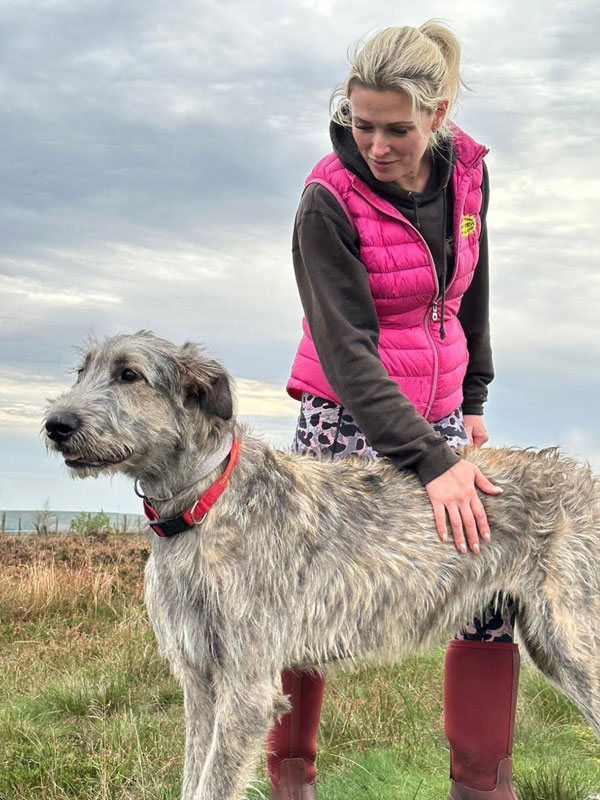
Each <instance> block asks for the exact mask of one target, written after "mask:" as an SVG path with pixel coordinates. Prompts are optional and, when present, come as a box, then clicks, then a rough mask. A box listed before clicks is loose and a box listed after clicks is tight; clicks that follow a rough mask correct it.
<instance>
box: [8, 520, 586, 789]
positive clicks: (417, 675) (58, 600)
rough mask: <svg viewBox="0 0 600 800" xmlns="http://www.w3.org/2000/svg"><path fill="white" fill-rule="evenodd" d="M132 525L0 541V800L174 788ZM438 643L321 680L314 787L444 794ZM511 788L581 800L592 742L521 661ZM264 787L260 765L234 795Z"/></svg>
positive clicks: (140, 544) (173, 708)
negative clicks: (128, 530) (92, 533)
mask: <svg viewBox="0 0 600 800" xmlns="http://www.w3.org/2000/svg"><path fill="white" fill-rule="evenodd" d="M147 555H148V545H147V543H146V540H145V539H144V538H143V537H138V536H133V535H126V536H105V537H101V538H99V539H94V538H91V537H79V536H67V537H65V536H57V537H52V536H50V537H34V536H32V537H4V538H2V539H0V564H1V565H2V566H1V567H0V800H33V799H34V798H35V800H51V799H52V800H57V799H60V800H62V799H63V798H64V799H65V800H66V799H67V798H69V800H73V799H75V798H76V799H77V800H141V799H142V798H152V800H175V798H177V797H178V793H179V791H180V786H181V783H180V782H181V769H182V760H183V759H182V756H183V724H182V720H183V709H182V693H181V690H180V688H179V686H178V685H177V684H176V682H175V681H174V680H173V678H172V677H171V676H170V675H169V673H168V670H167V669H166V667H165V665H164V664H163V663H162V662H161V661H160V659H159V658H158V655H157V653H156V647H155V643H154V637H153V634H152V631H151V629H150V625H149V623H148V621H147V617H146V614H145V610H144V607H143V600H142V570H143V564H144V562H145V559H146V558H147ZM441 662H442V651H441V650H438V651H435V652H433V653H429V654H427V655H424V656H420V657H418V658H411V659H408V660H407V661H406V662H405V663H404V664H403V665H402V667H399V668H396V667H394V668H392V667H386V668H378V669H374V668H369V669H363V670H361V671H359V672H357V673H353V674H344V673H338V674H335V675H333V676H332V677H331V678H330V679H329V681H328V691H327V693H326V701H325V707H324V711H323V719H322V724H321V728H320V743H319V787H320V788H319V800H342V798H343V800H354V798H360V799H361V800H369V798H377V799H378V800H388V798H389V800H392V798H393V800H439V799H440V798H444V797H445V796H446V793H447V785H448V779H447V773H448V767H447V756H448V753H447V744H446V741H445V737H444V735H443V729H442V709H441V692H440V678H441ZM515 778H516V782H517V785H518V789H519V797H520V800H585V798H587V797H588V796H589V795H592V794H595V793H598V792H599V789H600V745H599V744H598V742H597V741H596V739H595V737H594V736H593V734H592V732H591V729H590V728H589V726H588V725H587V724H586V723H585V722H584V721H583V720H582V718H581V717H580V715H579V713H578V712H577V711H576V710H575V709H574V707H573V706H572V705H571V704H570V703H569V702H568V701H567V700H565V699H564V698H563V697H562V696H560V695H558V694H557V693H556V692H555V691H554V690H553V689H552V688H551V687H550V686H549V685H548V684H547V683H546V682H545V681H544V679H543V678H542V677H541V676H540V675H539V674H538V673H536V672H534V671H532V670H530V669H527V668H526V669H525V670H524V675H523V680H522V686H521V692H520V696H519V710H518V718H517V732H516V746H515ZM265 795H266V796H268V790H267V786H266V782H265V780H264V766H262V765H261V766H259V775H258V778H257V780H256V782H255V783H254V784H253V787H252V788H251V789H249V791H248V797H249V798H252V800H259V798H261V797H262V796H265Z"/></svg>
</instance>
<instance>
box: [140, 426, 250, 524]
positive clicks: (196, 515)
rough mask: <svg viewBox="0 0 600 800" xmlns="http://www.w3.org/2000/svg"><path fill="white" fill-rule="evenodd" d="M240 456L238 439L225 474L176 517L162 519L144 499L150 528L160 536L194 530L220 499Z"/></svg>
mask: <svg viewBox="0 0 600 800" xmlns="http://www.w3.org/2000/svg"><path fill="white" fill-rule="evenodd" d="M239 456H240V446H239V443H238V441H237V439H234V440H233V444H232V446H231V451H230V452H229V463H228V464H227V467H226V468H225V472H224V473H223V474H222V475H221V477H220V478H218V479H217V480H216V481H215V482H214V483H213V484H212V486H210V487H209V488H208V489H207V490H206V491H205V492H204V494H203V495H202V496H201V497H199V498H198V499H197V500H196V502H195V503H194V504H193V505H192V506H190V507H189V508H186V510H185V511H183V512H182V513H181V514H178V515H177V516H176V517H165V518H163V519H161V517H160V515H159V513H158V511H157V510H156V509H155V508H154V506H152V505H151V504H150V502H149V500H148V498H147V497H144V513H145V515H146V517H147V519H148V522H149V524H150V527H151V528H152V529H153V530H154V532H155V533H156V534H158V536H175V535H176V534H177V533H181V532H182V531H186V530H188V529H189V528H193V527H194V525H197V524H198V523H199V522H201V521H202V520H203V519H204V517H205V516H206V514H207V513H208V511H209V510H210V508H211V506H212V505H213V504H214V503H215V502H216V501H217V500H218V499H219V497H220V496H221V495H222V494H223V492H224V491H225V487H226V486H227V484H228V483H229V478H230V477H231V473H232V472H233V468H234V467H235V465H236V464H237V462H238V459H239Z"/></svg>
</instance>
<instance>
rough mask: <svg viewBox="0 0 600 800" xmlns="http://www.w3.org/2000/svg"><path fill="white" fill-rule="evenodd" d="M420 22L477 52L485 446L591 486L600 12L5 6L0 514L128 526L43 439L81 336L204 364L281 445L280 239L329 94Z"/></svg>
mask: <svg viewBox="0 0 600 800" xmlns="http://www.w3.org/2000/svg"><path fill="white" fill-rule="evenodd" d="M429 18H441V19H443V20H445V21H446V22H448V23H450V24H451V25H452V27H453V28H454V29H455V31H456V32H457V34H458V36H459V38H460V40H461V42H462V47H463V75H464V78H465V81H466V83H467V84H468V86H469V87H470V91H466V92H464V93H463V95H462V98H461V101H460V104H459V107H458V108H457V109H456V112H455V115H454V118H455V120H456V122H457V123H458V124H459V125H460V126H461V127H463V128H465V129H466V130H467V131H468V132H469V133H470V134H471V135H472V136H473V137H474V138H475V139H477V140H478V141H480V142H482V143H484V144H485V145H486V146H487V147H489V149H490V153H489V155H488V156H487V159H486V161H487V164H488V167H489V171H490V183H491V199H490V209H489V214H488V227H489V236H490V263H491V270H492V301H491V303H492V314H491V325H492V342H493V349H494V359H495V366H496V374H497V377H496V380H495V381H494V383H493V384H492V386H491V387H490V400H489V403H488V404H487V407H486V414H485V419H486V424H487V426H488V430H489V433H490V444H496V445H503V444H511V445H519V446H523V447H528V446H535V447H542V446H549V445H560V446H561V447H563V448H564V449H565V450H567V451H568V452H570V453H573V454H575V455H577V456H578V457H580V458H583V459H587V460H589V461H590V462H591V464H592V465H593V467H594V469H595V470H596V471H597V472H598V471H600V430H599V427H598V422H597V419H598V415H597V406H598V400H599V399H600V390H599V381H598V375H599V374H600V344H599V341H600V322H599V309H600V260H599V257H598V256H599V247H598V221H599V215H598V208H599V207H600V148H599V147H598V130H599V129H600V104H598V102H597V92H598V84H599V79H600V50H599V48H598V45H597V42H598V40H599V38H600V5H599V4H598V3H597V1H596V0H576V1H575V2H573V0H569V2H562V1H561V0H558V1H557V2H554V3H547V2H538V0H520V1H519V2H516V1H515V0H506V1H505V2H502V3H497V2H488V1H487V0H480V2H477V3H474V2H464V1H463V0H423V1H422V2H420V3H418V4H416V3H403V2H396V3H390V2H389V1H388V0H386V1H385V2H384V1H383V0H371V2H369V3H364V2H362V0H344V2H341V0H244V2H241V1H240V0H229V2H228V3H223V2H220V1H219V2H216V0H196V2H191V1H188V0H173V2H171V3H168V4H167V3H164V2H162V0H160V1H159V0H128V1H127V2H126V3H124V2H122V0H118V1H117V0H16V1H15V0H0V54H1V56H0V58H1V63H0V130H1V131H2V137H1V141H2V145H1V147H0V162H1V168H2V190H1V191H0V228H1V231H0V235H1V241H2V248H1V250H0V509H1V508H4V509H35V508H40V507H42V506H43V505H44V504H48V505H49V507H50V508H52V509H55V510H88V511H92V510H97V509H99V508H104V509H105V510H110V511H120V512H139V510H140V508H139V500H138V498H136V496H135V495H134V493H133V491H132V488H131V486H130V485H129V483H128V482H127V481H125V480H124V479H122V478H116V479H113V480H112V482H110V481H109V479H104V478H100V479H98V480H96V481H89V480H88V481H77V480H75V481H74V480H72V479H70V477H69V476H68V475H67V474H66V471H65V467H64V466H62V465H61V463H60V461H59V460H58V459H57V458H56V457H50V456H48V455H47V454H46V452H45V449H44V446H43V442H42V439H41V437H40V427H41V419H42V416H43V413H44V408H45V404H46V400H47V399H48V398H51V397H55V396H57V395H58V394H60V393H61V391H63V390H64V389H65V388H66V387H67V386H68V385H70V383H71V382H72V381H73V374H72V372H70V370H72V368H73V367H74V366H75V364H76V362H77V355H76V352H75V348H76V347H77V346H78V345H80V344H81V343H82V342H83V341H84V340H85V338H86V337H87V335H88V334H90V333H92V334H94V335H96V336H99V337H103V336H105V335H111V334H114V333H126V332H133V331H136V330H138V329H140V328H147V329H151V330H153V331H154V332H155V333H157V334H158V335H160V336H163V337H165V338H167V339H171V340H173V341H175V342H183V341H185V340H192V341H196V342H201V343H203V344H204V345H206V347H207V348H208V351H209V352H210V353H211V354H212V355H214V356H216V357H218V358H220V359H221V360H223V361H224V362H225V363H226V365H227V367H228V369H229V371H230V372H231V373H232V374H233V375H234V376H235V378H236V380H237V394H238V405H239V411H240V415H241V416H242V418H243V419H245V420H246V421H249V422H250V423H251V425H252V427H253V428H254V430H255V431H256V432H257V433H259V434H260V435H262V436H263V437H264V438H265V439H266V440H268V441H270V442H272V443H273V444H275V445H276V446H278V447H285V446H288V444H289V442H290V441H291V437H292V434H293V430H294V421H295V417H296V414H297V404H296V403H295V401H292V400H291V399H290V398H288V397H287V396H286V394H285V391H284V386H285V383H286V379H287V376H288V372H289V368H290V364H291V361H292V359H293V356H294V352H295V348H296V346H297V343H298V339H299V333H300V321H301V316H302V311H301V307H300V303H299V300H298V297H297V292H296V288H295V283H294V277H293V269H292V261H291V252H290V241H291V231H292V225H293V219H294V214H295V210H296V207H297V204H298V199H299V196H300V193H301V190H302V186H303V181H304V178H305V176H306V175H307V174H308V173H309V172H310V170H311V169H312V166H313V165H314V163H316V161H317V160H318V159H319V158H320V157H321V156H323V155H325V154H326V153H327V152H329V150H330V143H329V138H328V102H329V95H330V93H331V91H332V90H333V88H334V87H335V86H336V84H338V83H339V82H340V81H342V80H343V78H344V76H345V73H346V70H347V52H348V48H349V46H351V45H352V44H353V43H355V42H356V41H357V40H359V39H361V38H362V37H364V36H366V35H370V34H372V33H374V32H376V31H377V30H379V29H381V28H383V27H386V26H388V25H397V24H402V25H404V24H409V25H419V24H421V23H422V22H424V21H425V20H426V19H429Z"/></svg>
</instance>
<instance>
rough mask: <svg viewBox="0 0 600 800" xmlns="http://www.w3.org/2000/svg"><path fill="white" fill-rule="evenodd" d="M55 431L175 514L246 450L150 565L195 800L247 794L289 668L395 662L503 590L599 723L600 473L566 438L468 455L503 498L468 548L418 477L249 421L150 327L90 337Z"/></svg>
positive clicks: (212, 372) (529, 639)
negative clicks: (450, 531)
mask: <svg viewBox="0 0 600 800" xmlns="http://www.w3.org/2000/svg"><path fill="white" fill-rule="evenodd" d="M45 429H46V436H47V440H48V445H49V447H50V448H51V449H53V450H57V451H60V452H61V453H62V455H63V456H64V460H65V463H66V464H67V466H68V467H69V468H70V469H71V470H72V472H73V473H74V474H77V475H80V476H81V477H86V476H90V475H96V474H98V473H100V472H102V471H107V470H121V471H122V472H124V473H126V474H127V475H129V476H130V477H131V478H133V479H135V480H136V481H137V482H139V485H140V486H141V487H142V489H143V492H144V494H145V495H146V497H147V498H150V500H149V501H148V502H149V503H150V504H151V505H152V506H153V507H154V508H155V509H156V510H157V511H158V512H160V515H161V518H162V519H164V518H168V517H171V516H175V515H177V514H179V512H181V511H182V510H184V509H186V508H188V507H191V506H193V505H194V503H195V501H196V499H197V498H198V496H199V495H201V494H202V493H203V492H204V491H205V490H206V489H207V487H209V486H210V485H212V484H213V483H214V482H215V481H218V479H219V478H220V476H221V475H222V473H223V470H224V468H225V464H226V463H227V454H228V453H229V449H230V443H231V439H232V437H234V438H235V440H236V441H237V442H238V444H239V461H238V463H237V464H235V465H233V464H234V461H235V459H233V460H230V462H229V464H230V465H229V467H228V469H229V471H230V473H231V474H230V476H229V481H228V483H227V484H226V485H225V479H221V482H220V483H217V485H218V487H219V491H221V492H222V494H221V495H220V497H219V498H218V499H217V500H216V502H215V503H214V505H213V506H212V507H211V508H210V510H208V512H207V513H206V514H205V515H204V516H202V518H201V524H198V525H196V526H195V527H193V528H190V529H188V530H186V531H185V532H182V533H180V534H178V535H176V536H172V537H159V536H154V542H153V552H152V555H151V557H150V559H149V561H148V565H147V567H146V603H147V606H148V612H149V614H150V618H151V620H152V624H153V625H154V629H155V632H156V636H157V639H158V642H159V645H160V649H161V651H162V652H163V653H164V655H165V656H166V657H167V659H168V660H169V662H170V664H171V666H172V668H173V670H174V672H175V674H176V675H177V676H178V678H179V679H180V680H181V682H182V684H183V688H184V693H185V716H186V730H187V739H186V755H185V770H184V782H183V794H182V797H183V798H184V800H234V798H240V797H242V796H243V790H244V786H245V783H246V781H247V780H248V779H249V777H250V775H251V769H252V765H253V761H254V758H255V756H256V754H257V751H258V750H259V748H260V747H261V745H262V744H263V743H264V740H265V737H266V734H267V731H268V729H269V727H270V725H271V724H272V722H273V720H274V719H275V718H276V717H277V716H278V715H280V714H282V713H283V712H284V711H285V710H286V709H287V707H288V706H287V700H286V698H285V697H284V696H283V695H282V691H281V683H280V677H279V676H280V672H281V670H282V668H283V667H298V668H307V667H324V666H325V665H327V664H330V663H332V662H337V661H340V660H342V659H344V660H349V661H350V662H356V663H360V662H364V661H375V660H377V661H383V660H391V661H395V662H397V661H399V660H401V659H402V658H403V657H404V656H406V655H407V654H408V653H411V652H413V651H414V650H416V649H417V648H420V647H427V646H430V645H433V644H435V643H437V642H439V641H440V639H441V638H442V637H443V636H444V635H445V634H447V633H448V631H450V630H452V629H455V628H457V627H459V626H460V625H461V624H463V623H464V622H465V621H467V620H470V619H471V618H472V617H473V616H474V614H475V612H476V611H478V610H480V609H482V608H485V607H486V606H487V605H488V604H489V602H490V600H491V599H492V598H493V596H494V595H495V594H496V593H497V592H499V591H504V592H508V593H510V594H511V595H512V596H513V597H515V598H516V599H517V600H518V603H519V607H520V625H521V628H520V630H521V638H522V640H523V643H524V645H525V647H526V648H527V650H528V651H529V654H530V655H531V657H532V659H533V661H534V662H535V663H536V664H537V666H538V667H539V668H540V669H541V670H542V672H544V674H545V675H547V677H548V678H549V679H550V680H551V681H553V682H554V683H555V684H556V685H557V686H558V687H559V688H560V689H561V690H562V691H563V692H564V693H565V694H566V695H567V696H568V697H570V698H571V699H572V700H573V701H574V702H575V703H576V705H577V706H578V707H579V709H580V710H581V712H582V713H583V714H584V715H585V716H586V717H587V719H588V720H589V722H590V724H591V725H592V726H593V728H594V730H595V732H596V734H597V735H600V691H599V689H600V684H599V678H600V675H599V672H600V658H599V655H600V650H599V645H600V640H599V634H598V630H599V626H598V618H599V617H600V483H599V481H598V480H597V479H595V478H594V476H593V475H592V474H591V472H590V470H589V469H588V468H586V467H583V466H579V465H578V464H577V463H576V462H574V461H573V460H570V459H567V458H563V457H561V456H560V455H559V454H558V452H556V451H555V450H546V451H542V452H530V451H523V450H516V449H483V450H478V449H474V448H467V449H466V450H465V451H464V453H463V455H464V457H465V458H467V459H469V460H471V461H473V462H474V463H476V464H477V465H478V466H479V467H480V468H481V470H482V471H483V473H484V474H485V475H487V476H488V477H489V478H490V479H491V480H492V481H493V482H494V483H495V484H497V485H499V486H502V487H503V488H504V492H503V494H502V495H500V496H497V497H495V496H487V495H486V496H484V497H482V500H483V502H484V504H485V508H486V512H487V516H488V520H489V522H490V526H491V531H492V541H491V542H490V543H489V544H485V543H483V545H482V550H481V554H480V555H474V554H472V553H469V554H467V555H461V554H460V553H459V552H458V551H457V550H456V549H455V547H454V546H453V544H452V543H447V544H444V543H442V542H441V541H440V540H439V539H438V537H437V536H436V533H435V526H434V520H433V514H432V510H431V505H430V503H429V500H428V497H427V494H426V492H425V490H424V489H423V486H422V485H421V483H420V481H419V480H418V479H417V478H416V477H415V476H414V475H413V474H412V473H411V472H399V471H398V470H397V469H396V468H394V467H393V466H392V465H391V463H389V462H388V461H386V460H385V459H378V460H364V461H361V460H360V459H358V458H350V459H342V460H339V461H336V462H331V463H325V462H323V461H318V460H315V459H313V458H310V457H306V456H297V455H294V454H291V453H284V452H279V451H276V450H273V449H272V448H271V447H269V446H268V445H266V444H264V443H263V442H261V441H259V440H258V439H256V438H254V437H253V436H251V435H250V434H249V433H248V432H247V431H245V430H244V429H242V428H240V427H239V426H238V425H237V424H236V422H235V419H234V416H233V408H232V399H231V390H230V381H229V378H228V376H227V374H226V372H225V370H224V369H223V367H222V366H221V365H220V364H218V363H217V362H215V361H214V360H212V359H210V358H208V357H206V356H205V355H203V354H202V353H201V352H200V351H199V350H198V348H197V347H195V346H194V345H192V344H189V343H188V344H185V345H183V346H182V347H177V346H175V345H173V344H171V343H169V342H167V341H164V340H162V339H159V338H157V337H155V336H153V335H152V334H150V333H147V332H143V331H142V332H140V333H137V334H135V335H133V336H116V337H113V338H110V339H107V340H105V341H103V342H100V343H98V342H93V343H91V345H90V347H89V348H88V351H87V353H86V355H85V359H84V361H83V363H82V365H81V369H80V370H79V378H78V381H77V383H76V384H75V385H74V386H73V388H72V389H71V390H70V391H68V392H67V393H66V394H64V395H63V396H62V397H59V398H58V399H57V400H56V401H55V402H54V403H53V404H52V405H51V407H50V409H49V411H48V414H47V416H46V420H45ZM207 470H208V474H204V473H206V472H207ZM152 498H154V499H152ZM194 513H195V516H198V508H196V509H195V511H194ZM169 525H172V523H169V522H168V520H167V522H166V523H165V530H163V533H164V532H165V531H166V532H170V529H169ZM159 527H160V523H159ZM167 529H169V530H167Z"/></svg>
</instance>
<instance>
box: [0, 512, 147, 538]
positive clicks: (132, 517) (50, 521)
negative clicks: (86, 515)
mask: <svg viewBox="0 0 600 800" xmlns="http://www.w3.org/2000/svg"><path fill="white" fill-rule="evenodd" d="M80 513H81V512H80V511H19V510H17V511H11V510H8V509H7V510H6V511H3V510H2V509H0V532H1V533H19V532H21V533H28V532H30V531H35V530H37V528H36V523H37V524H38V525H40V524H42V523H44V524H45V525H46V528H47V530H48V531H49V532H51V533H52V532H55V533H65V532H68V531H69V530H70V528H71V520H74V519H75V518H76V517H78V516H79V515H80ZM97 513H99V512H96V511H92V512H90V515H91V516H92V517H93V516H94V515H95V514H97ZM105 513H106V514H107V515H108V518H109V520H110V523H109V524H110V527H111V528H115V530H119V531H123V530H126V531H131V532H134V531H138V530H144V528H145V525H146V524H147V523H146V518H145V517H144V516H143V515H142V514H111V513H110V512H109V511H106V512H105Z"/></svg>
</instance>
